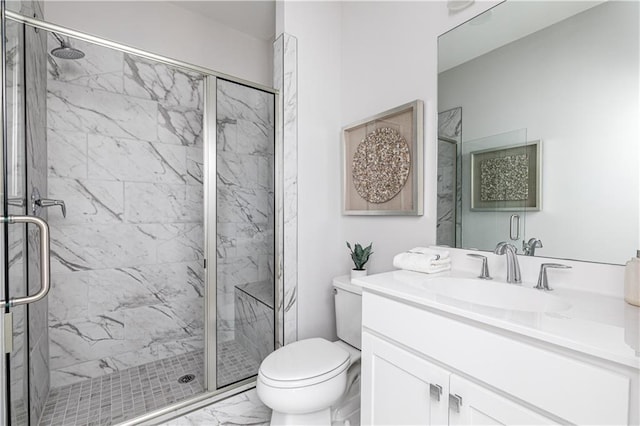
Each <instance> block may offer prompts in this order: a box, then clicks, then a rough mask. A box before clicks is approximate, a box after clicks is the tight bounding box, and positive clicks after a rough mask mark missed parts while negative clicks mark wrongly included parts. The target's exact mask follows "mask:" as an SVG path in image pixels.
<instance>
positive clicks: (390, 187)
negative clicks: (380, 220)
mask: <svg viewBox="0 0 640 426" xmlns="http://www.w3.org/2000/svg"><path fill="white" fill-rule="evenodd" d="M423 120H424V104H423V102H422V101H420V100H416V101H413V102H410V103H408V104H405V105H401V106H399V107H397V108H393V109H391V110H389V111H385V112H383V113H380V114H377V115H375V116H373V117H369V118H367V119H365V120H361V121H359V122H357V123H353V124H351V125H349V126H347V127H345V128H343V129H342V139H343V143H344V151H343V157H344V160H343V163H344V164H343V173H342V177H343V179H342V182H343V191H342V192H343V210H342V211H343V214H345V215H398V216H399V215H413V216H420V215H422V211H423V194H422V193H423V190H422V188H423V156H422V149H423V148H422V147H423V139H424V138H423V128H424V124H423V123H424V121H423Z"/></svg>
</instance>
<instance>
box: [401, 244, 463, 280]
mask: <svg viewBox="0 0 640 426" xmlns="http://www.w3.org/2000/svg"><path fill="white" fill-rule="evenodd" d="M393 266H394V267H396V268H398V269H406V270H408V271H416V272H422V273H425V274H434V273H436V272H442V271H447V270H449V269H451V258H450V257H449V252H448V251H447V250H438V249H431V248H425V247H415V248H413V249H411V250H409V251H408V252H405V253H400V254H397V255H396V256H395V257H394V258H393Z"/></svg>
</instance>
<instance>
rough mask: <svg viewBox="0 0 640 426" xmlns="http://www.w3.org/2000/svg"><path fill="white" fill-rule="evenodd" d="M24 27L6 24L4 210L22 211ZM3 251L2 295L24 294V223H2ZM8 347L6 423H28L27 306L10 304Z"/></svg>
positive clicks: (9, 211) (25, 286) (15, 212)
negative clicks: (4, 291)
mask: <svg viewBox="0 0 640 426" xmlns="http://www.w3.org/2000/svg"><path fill="white" fill-rule="evenodd" d="M24 40H25V34H24V27H23V26H22V25H20V24H17V23H15V22H7V25H6V52H7V59H6V99H7V111H6V114H7V129H6V131H7V133H6V134H7V140H6V144H7V147H6V152H7V158H6V184H7V193H6V197H7V204H8V206H7V214H8V215H23V214H25V213H26V207H25V205H26V191H25V185H26V174H25V168H26V162H25V153H26V151H25V150H26V147H25V125H26V123H25V90H24V88H25V85H24V76H25V66H26V64H25V55H24ZM5 229H6V231H7V240H8V241H7V244H8V247H7V248H8V253H7V257H6V261H7V264H6V268H7V283H8V286H7V292H8V297H9V298H13V297H20V296H24V295H26V293H27V274H26V255H25V254H26V251H27V239H26V234H25V229H26V228H25V226H24V225H11V226H6V227H5ZM11 312H12V314H13V351H12V352H11V354H10V356H9V363H8V366H7V372H8V374H7V375H8V381H9V395H10V397H9V407H8V409H9V414H10V417H11V423H12V424H16V425H26V424H28V420H29V419H28V402H29V401H28V398H29V392H28V384H29V380H28V371H29V370H28V367H29V363H28V361H27V356H28V353H29V350H28V347H27V344H26V337H27V333H26V320H25V317H26V315H27V308H26V307H25V306H18V307H16V308H12V309H11Z"/></svg>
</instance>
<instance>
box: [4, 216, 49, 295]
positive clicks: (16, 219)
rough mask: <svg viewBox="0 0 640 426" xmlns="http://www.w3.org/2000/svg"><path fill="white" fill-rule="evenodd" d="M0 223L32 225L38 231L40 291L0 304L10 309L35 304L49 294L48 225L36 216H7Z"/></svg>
mask: <svg viewBox="0 0 640 426" xmlns="http://www.w3.org/2000/svg"><path fill="white" fill-rule="evenodd" d="M1 221H2V222H3V223H9V224H14V223H33V224H34V225H36V226H37V227H38V229H39V230H40V290H38V292H37V293H36V294H33V295H31V296H25V297H18V298H16V299H11V300H1V301H0V304H2V305H3V306H4V307H7V308H11V307H13V306H18V305H26V304H28V303H33V302H37V301H38V300H41V299H43V298H44V297H45V296H46V295H47V293H49V286H50V281H49V270H50V265H49V225H47V222H46V221H44V220H43V219H41V218H39V217H37V216H7V217H3V218H2V220H1Z"/></svg>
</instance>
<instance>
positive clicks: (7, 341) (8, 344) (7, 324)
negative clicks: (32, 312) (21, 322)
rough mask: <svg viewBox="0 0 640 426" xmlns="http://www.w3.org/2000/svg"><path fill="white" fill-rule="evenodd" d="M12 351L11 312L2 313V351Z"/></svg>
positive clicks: (7, 352)
mask: <svg viewBox="0 0 640 426" xmlns="http://www.w3.org/2000/svg"><path fill="white" fill-rule="evenodd" d="M11 352H13V313H11V312H6V313H5V314H4V353H6V354H10V353H11Z"/></svg>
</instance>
